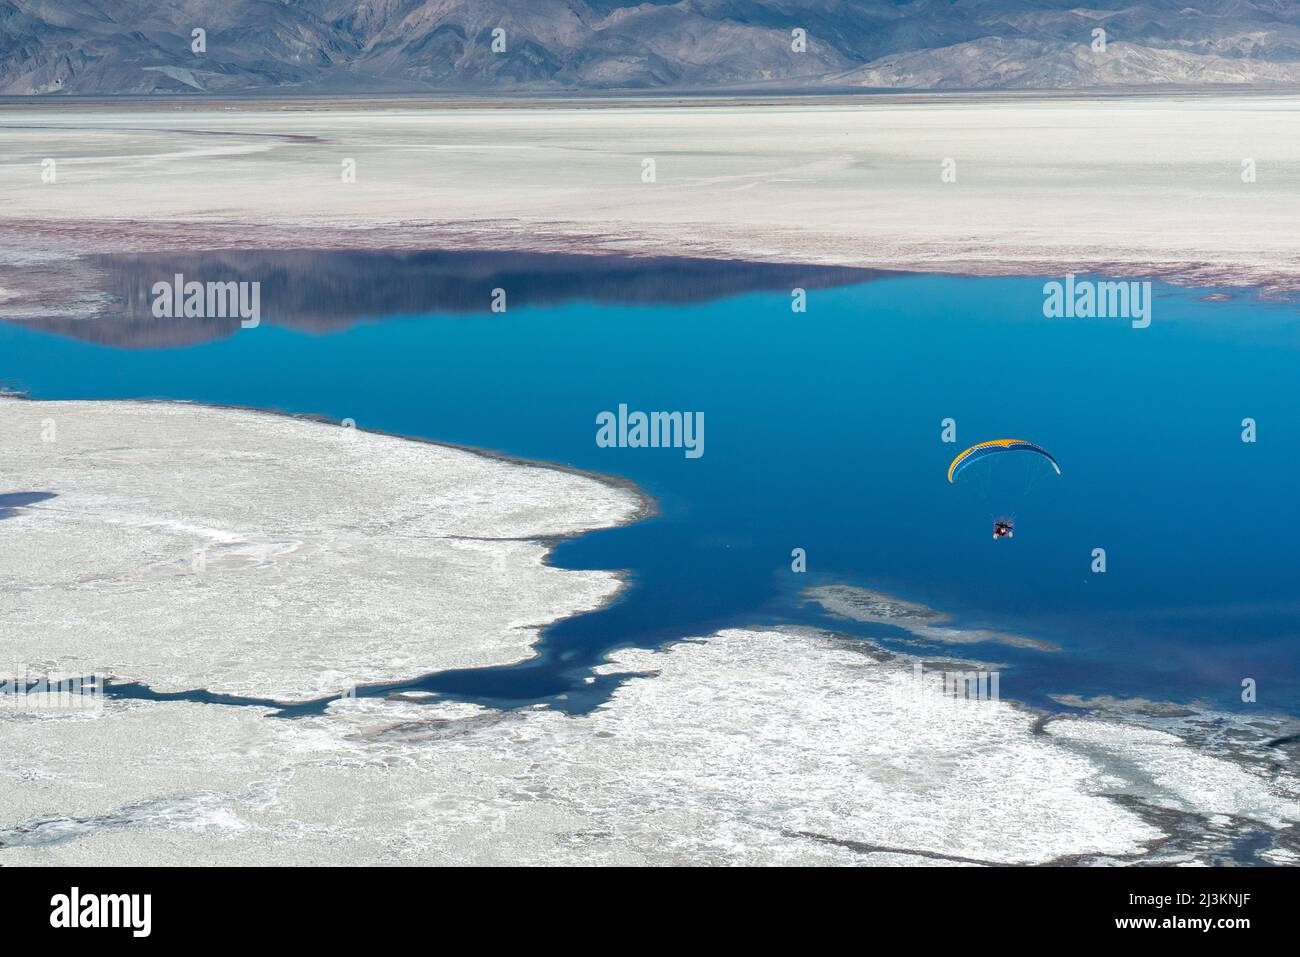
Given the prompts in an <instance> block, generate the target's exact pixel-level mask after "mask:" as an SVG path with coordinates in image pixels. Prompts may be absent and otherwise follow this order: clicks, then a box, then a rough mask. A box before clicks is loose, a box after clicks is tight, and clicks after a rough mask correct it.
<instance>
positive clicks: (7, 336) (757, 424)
mask: <svg viewBox="0 0 1300 957" xmlns="http://www.w3.org/2000/svg"><path fill="white" fill-rule="evenodd" d="M667 275H668V281H667V282H666V283H663V282H661V283H660V284H659V285H658V286H656V287H655V288H657V289H659V290H660V292H659V293H656V292H654V291H653V290H652V291H650V292H646V290H645V288H644V287H642V286H638V287H637V288H638V294H637V296H635V297H631V296H624V297H621V298H623V299H624V300H626V299H628V298H634V299H635V300H636V301H634V302H627V301H620V296H619V295H618V294H617V293H614V294H610V295H604V296H600V297H596V299H597V300H598V301H593V299H592V298H577V296H579V295H580V293H579V292H577V290H579V289H581V288H582V285H581V283H578V284H575V285H573V286H572V290H573V291H564V290H561V291H559V292H557V293H555V294H554V295H549V296H546V297H541V299H542V300H543V301H532V302H530V298H529V297H528V296H526V295H521V296H518V297H514V296H512V300H511V301H512V305H511V306H510V308H509V310H508V312H506V313H505V314H492V313H490V312H488V311H487V310H486V308H483V309H482V310H470V311H467V309H469V307H467V306H466V305H465V304H464V302H462V301H460V300H458V301H457V303H456V305H455V306H454V307H453V308H447V309H445V310H443V309H440V305H439V304H440V299H439V296H440V295H442V293H434V292H431V293H430V301H429V302H428V304H427V306H426V307H424V308H417V307H416V306H414V305H412V304H411V303H403V304H402V306H401V308H402V310H403V313H404V314H394V313H393V312H391V311H389V312H385V311H380V312H377V313H375V314H367V313H366V312H365V308H366V307H365V304H364V297H362V299H363V301H362V303H361V305H359V306H358V307H357V309H358V311H357V312H356V314H355V315H352V316H350V317H344V318H343V319H340V320H338V321H331V322H330V323H328V324H327V325H326V326H321V325H319V324H316V325H313V326H311V328H310V329H304V328H303V323H302V322H301V321H300V320H301V319H302V316H301V315H300V316H298V317H297V320H295V322H293V323H290V325H297V326H298V327H299V328H296V329H295V328H286V327H283V326H280V325H277V322H278V321H280V319H278V318H277V315H276V313H275V306H274V300H273V298H272V297H268V296H266V294H265V293H264V302H265V303H266V304H265V306H264V308H265V315H266V318H265V319H264V322H263V325H262V326H261V327H260V328H258V329H253V330H246V331H239V332H235V331H233V330H230V329H223V330H220V331H213V330H208V332H207V333H200V334H196V335H194V336H187V337H182V338H184V339H185V341H186V344H181V345H177V346H176V347H171V348H138V347H137V348H129V349H127V348H121V347H120V346H119V345H116V344H114V343H113V341H112V340H113V338H114V336H113V334H112V327H111V325H105V323H111V322H112V321H113V320H112V319H111V318H108V319H100V320H96V321H95V325H96V327H97V331H96V332H95V333H94V335H93V338H97V339H100V340H102V341H99V342H89V341H81V340H79V339H77V338H73V337H71V336H69V335H66V334H63V333H66V331H67V327H66V325H65V326H61V327H59V329H60V330H61V331H59V332H54V331H51V327H46V328H42V327H40V326H39V325H35V326H32V327H24V326H19V325H15V324H0V356H2V357H3V358H2V359H0V379H3V380H6V381H8V382H9V383H10V384H11V385H13V386H17V387H21V388H25V389H27V390H29V391H30V393H31V395H33V396H34V397H36V398H51V399H54V398H118V397H156V398H179V399H191V400H198V401H203V402H213V403H222V404H231V405H245V406H256V407H264V408H271V409H280V410H286V411H292V412H301V413H315V414H320V415H324V416H327V417H330V418H333V419H339V420H341V419H344V418H351V419H354V420H355V421H356V422H357V424H358V426H360V427H362V428H372V429H380V430H384V431H390V432H396V433H402V434H409V435H418V436H424V437H429V438H435V439H439V440H444V441H449V442H455V443H464V444H467V445H474V446H480V447H485V448H491V449H496V450H500V451H503V452H507V453H511V454H514V455H520V456H525V457H530V458H538V459H545V460H550V461H556V462H563V463H567V464H570V465H574V466H577V467H580V468H584V469H593V470H597V471H601V472H608V473H613V474H617V475H620V476H625V477H627V478H629V479H631V480H633V481H635V482H637V483H638V484H639V485H640V486H641V487H643V488H644V489H645V490H646V491H648V492H649V493H650V494H652V495H654V496H656V497H657V498H658V500H659V502H660V506H661V513H660V514H659V515H658V516H657V517H656V518H654V519H652V520H649V521H645V522H642V523H638V524H636V525H632V526H629V527H626V528H621V529H615V530H609V531H604V532H598V533H595V534H591V535H587V536H583V537H581V538H579V539H575V540H572V541H569V542H565V543H563V544H561V545H560V546H559V548H558V549H557V551H556V553H555V558H554V560H555V563H556V564H559V565H562V566H569V567H579V568H589V567H599V568H623V569H629V570H630V571H631V572H632V578H633V586H632V587H631V588H630V589H628V590H627V591H626V592H625V593H624V595H623V597H622V598H621V600H620V601H618V602H617V603H616V604H615V605H613V606H611V607H610V608H608V609H606V610H604V611H601V612H598V613H595V614H591V615H585V616H580V617H578V618H574V619H571V620H569V621H566V622H563V623H560V624H559V625H557V626H555V627H553V628H551V629H550V630H549V631H548V632H547V634H546V636H545V638H544V641H543V646H542V655H541V656H540V657H539V658H538V659H537V660H536V661H534V662H530V663H529V664H528V665H526V666H522V667H516V668H512V669H487V670H483V671H475V672H461V673H455V674H444V675H437V676H431V677H429V678H427V679H425V680H423V681H421V682H418V683H417V685H418V686H419V687H424V688H430V689H434V690H442V691H448V692H452V693H455V694H458V695H462V696H465V697H469V698H473V699H475V700H487V701H494V702H501V703H511V702H521V701H530V700H541V699H549V700H556V699H555V696H557V695H565V696H566V697H565V698H562V699H559V700H561V701H566V702H568V704H567V705H565V706H567V707H570V708H574V709H579V708H582V707H587V706H590V705H591V704H592V703H594V702H595V701H597V700H599V698H600V697H601V696H602V695H603V694H606V693H607V692H608V689H609V687H610V686H611V684H612V683H613V682H614V679H602V680H601V681H599V682H597V683H596V684H594V685H586V684H584V683H583V681H582V679H583V678H584V677H585V676H586V675H587V674H588V668H589V666H590V665H591V664H592V663H594V662H596V661H598V660H599V659H600V656H601V655H602V654H603V653H604V652H605V651H607V650H608V649H609V648H611V647H616V646H620V645H627V644H642V645H652V644H656V643H660V642H663V641H666V640H669V639H672V638H677V637H682V636H687V635H701V634H706V633H708V632H710V631H712V630H715V629H717V628H719V627H723V626H728V625H753V624H768V623H776V622H796V623H802V624H814V625H832V626H834V627H836V628H839V629H841V630H846V631H850V632H856V633H859V634H864V635H871V636H876V637H882V638H884V639H885V640H886V642H887V643H897V646H898V647H902V648H907V649H909V650H921V651H925V652H934V653H940V654H943V653H954V654H965V655H976V656H979V657H981V658H983V659H985V660H991V661H995V662H999V663H1002V664H1004V665H1006V666H1007V667H1006V668H1005V669H1004V670H1003V674H1002V679H1001V693H1002V695H1003V696H1004V697H1010V698H1017V699H1020V700H1026V701H1030V702H1032V703H1037V704H1045V703H1047V701H1048V697H1047V696H1048V695H1051V694H1060V693H1075V694H1083V695H1093V694H1111V695H1117V696H1122V697H1131V696H1143V697H1150V698H1157V699H1167V700H1175V701H1193V700H1201V701H1204V702H1206V703H1209V704H1212V705H1216V706H1221V707H1228V708H1237V709H1243V708H1246V707H1249V706H1246V705H1242V704H1241V702H1240V689H1241V681H1242V679H1243V678H1247V677H1249V678H1254V679H1256V681H1257V682H1258V688H1259V690H1258V694H1259V704H1258V705H1256V707H1261V708H1267V709H1270V710H1284V711H1289V712H1292V713H1300V625H1298V623H1300V572H1298V570H1297V561H1296V557H1295V551H1296V532H1297V529H1298V528H1300V504H1297V496H1296V494H1295V490H1294V485H1295V476H1296V474H1297V464H1300V463H1298V459H1300V441H1298V440H1300V398H1298V397H1297V385H1296V382H1297V378H1296V372H1297V369H1300V364H1298V360H1300V314H1298V313H1297V311H1296V309H1295V307H1294V306H1292V305H1280V304H1271V303H1267V302H1263V301H1260V300H1259V299H1257V298H1255V297H1254V296H1252V295H1249V294H1245V295H1239V296H1238V297H1236V298H1234V299H1231V300H1230V301H1226V302H1224V301H1206V300H1205V298H1204V297H1205V295H1206V293H1207V292H1208V290H1180V289H1175V288H1170V287H1164V286H1160V285H1158V284H1157V286H1156V289H1155V292H1156V296H1157V298H1156V301H1155V311H1154V321H1153V323H1152V325H1151V327H1150V328H1148V329H1142V330H1135V329H1132V328H1130V326H1129V324H1128V322H1126V321H1123V320H1103V319H1091V320H1084V319H1079V320H1061V319H1045V318H1043V316H1042V292H1041V289H1042V283H1043V280H1041V279H1024V278H997V279H968V278H953V277H935V276H894V277H880V276H866V275H863V276H862V277H861V278H863V279H866V280H868V281H860V282H853V281H849V279H848V278H846V277H845V276H837V277H835V279H834V280H833V281H835V282H848V283H849V284H846V285H839V286H827V287H825V288H811V284H810V291H809V305H808V311H807V312H806V313H804V314H796V313H792V312H791V310H790V295H789V285H788V284H787V285H785V286H784V287H780V284H779V283H764V282H761V281H756V282H746V283H740V284H739V289H737V288H736V287H728V289H726V290H723V291H722V292H720V293H719V292H717V291H716V290H714V291H710V290H703V291H700V292H699V294H698V295H686V296H683V295H672V296H669V295H666V294H664V293H663V292H662V290H664V289H667V288H672V282H671V270H669V272H668V274H667ZM661 279H662V277H661ZM781 279H782V281H784V279H785V277H781ZM381 280H382V276H378V277H377V276H373V275H372V276H370V277H369V278H368V280H367V281H370V282H378V281H381ZM747 286H748V287H759V288H756V289H755V291H743V288H744V287H747ZM765 286H777V287H778V288H763V287H765ZM565 288H566V289H567V288H569V287H565ZM620 288H624V287H620ZM678 292H680V290H678ZM533 298H534V299H535V300H536V299H537V298H538V297H533ZM460 299H464V297H463V296H462V297H460ZM470 299H471V300H472V301H473V302H482V303H484V306H486V301H487V300H486V298H482V299H479V298H476V297H470ZM308 311H310V310H308ZM281 318H286V317H281ZM159 322H165V320H159ZM133 328H136V327H133ZM137 332H138V328H137ZM213 335H219V336H220V337H219V338H211V336H213ZM133 343H134V344H136V345H138V341H136V340H133ZM620 403H626V404H627V405H628V406H629V407H630V408H631V409H639V410H645V411H654V410H682V411H701V412H703V413H704V415H705V422H706V428H705V446H704V448H705V453H704V455H703V456H702V457H700V458H698V459H690V458H687V457H686V456H684V455H683V453H682V450H680V449H627V448H624V449H616V448H600V447H598V446H597V444H596V442H595V435H596V424H595V418H596V415H597V414H598V413H599V412H601V411H604V410H615V409H617V407H618V405H619V404H620ZM947 417H951V418H952V419H954V420H955V421H956V429H957V436H956V438H957V442H956V444H955V445H954V444H950V443H944V442H943V441H941V428H942V427H941V422H942V420H943V419H945V418H947ZM1246 417H1251V418H1254V419H1255V420H1256V422H1257V423H1258V426H1257V427H1258V441H1256V442H1255V443H1244V442H1242V441H1241V432H1242V426H1241V422H1242V419H1243V418H1246ZM1004 436H1010V437H1018V438H1025V439H1028V440H1030V441H1033V442H1037V443H1040V444H1041V445H1043V446H1045V447H1046V448H1048V449H1050V450H1051V451H1052V453H1053V454H1054V455H1055V456H1056V458H1057V460H1058V461H1059V462H1060V464H1061V469H1062V474H1061V476H1060V477H1056V476H1053V475H1050V474H1049V475H1047V476H1041V475H1034V474H1032V469H1029V468H1027V467H1023V466H1015V467H1013V468H1010V469H1006V470H1003V471H994V472H992V473H990V474H989V475H988V476H976V480H974V481H971V482H963V483H958V484H957V485H949V484H948V483H947V481H946V478H945V470H946V468H947V466H948V463H949V462H950V461H951V459H952V458H953V456H954V455H955V453H956V452H957V451H959V450H960V449H961V448H964V447H966V446H967V445H970V444H973V443H974V442H977V441H980V440H983V439H987V438H999V437H1004ZM972 471H973V470H972ZM1022 478H1023V479H1027V481H1022ZM2 483H3V475H2V474H0V492H5V493H11V494H17V493H28V492H34V491H42V492H44V491H49V492H54V493H57V491H58V490H57V489H50V490H30V489H9V488H4V487H3V484H2ZM1004 513H1006V514H1014V517H1015V520H1016V536H1015V538H1014V539H1013V540H1011V541H1002V542H995V541H993V539H992V537H991V534H990V528H991V520H992V518H993V517H994V516H996V515H1000V514H1004ZM794 548H803V549H805V550H806V553H807V562H808V571H807V572H806V573H805V574H796V573H794V572H792V571H791V568H790V561H791V558H790V555H791V550H792V549H794ZM1094 548H1104V549H1105V550H1106V559H1107V570H1106V572H1105V573H1104V574H1095V573H1093V572H1092V571H1091V570H1090V568H1091V565H1092V561H1093V558H1092V552H1093V549H1094ZM829 582H842V583H848V584H853V585H861V586H864V587H869V588H873V589H878V590H881V591H885V592H888V593H890V594H893V595H897V596H899V597H902V598H905V599H908V600H911V601H917V602H923V603H925V604H927V605H930V606H933V607H934V608H937V609H939V610H942V611H945V612H949V613H951V614H952V615H953V616H954V620H953V622H952V623H951V624H953V625H956V626H961V627H983V628H992V629H996V630H998V631H1001V632H1006V633H1013V634H1017V635H1023V636H1027V637H1031V638H1034V639H1040V640H1045V641H1050V642H1053V643H1055V644H1056V645H1058V646H1059V649H1060V650H1058V651H1054V652H1053V651H1043V650H1037V649H1033V648H1020V647H1012V646H1008V645H1005V644H982V645H975V646H965V645H963V646H956V647H955V648H949V647H945V646H942V645H938V644H935V643H932V642H920V643H915V642H913V643H907V639H908V636H906V635H904V634H903V633H901V632H896V631H892V630H891V629H887V628H882V627H880V626H870V625H864V626H857V625H854V624H853V623H848V622H844V621H840V620H836V619H831V618H828V617H826V616H825V615H824V614H823V613H821V611H820V610H819V609H818V608H817V606H815V605H811V604H809V603H807V602H806V601H804V600H803V599H802V598H801V596H800V592H801V591H802V590H803V589H804V588H807V587H809V586H810V585H813V584H822V583H829Z"/></svg>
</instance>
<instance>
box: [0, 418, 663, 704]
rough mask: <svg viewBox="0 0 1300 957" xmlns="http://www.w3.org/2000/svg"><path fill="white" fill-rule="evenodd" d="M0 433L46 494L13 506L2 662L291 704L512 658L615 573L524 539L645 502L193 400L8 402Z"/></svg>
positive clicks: (477, 458) (507, 466) (8, 477)
mask: <svg viewBox="0 0 1300 957" xmlns="http://www.w3.org/2000/svg"><path fill="white" fill-rule="evenodd" d="M47 423H50V424H52V427H53V431H52V432H50V431H48V430H47ZM0 435H3V436H4V439H3V448H4V480H5V483H6V486H7V487H9V488H11V489H17V490H22V491H47V492H50V493H53V495H54V497H52V498H49V499H46V500H44V501H41V502H38V503H35V504H33V505H31V506H28V507H25V508H23V509H21V510H19V511H18V512H16V514H15V515H14V516H13V517H10V518H6V519H5V520H4V528H3V531H4V533H5V547H4V548H3V549H0V586H2V587H0V662H5V663H7V664H9V663H23V664H30V663H33V662H36V661H38V660H39V661H46V660H49V661H55V662H57V661H61V660H66V661H79V662H81V663H82V664H83V665H84V666H87V667H89V668H90V669H91V670H92V671H93V672H94V673H98V674H106V675H113V676H117V677H120V678H130V679H136V680H139V681H143V682H146V683H147V684H149V685H151V686H152V687H154V688H155V689H157V690H164V691H175V690H189V689H197V688H204V689H207V690H210V691H217V692H223V693H229V694H237V695H246V696H254V697H273V698H277V699H286V700H292V699H303V698H310V697H315V696H317V695H322V694H330V693H336V692H338V691H341V690H344V689H346V688H347V687H349V686H350V685H352V684H362V683H372V682H379V681H394V680H398V679H403V678H414V677H416V676H418V675H421V674H425V673H427V672H431V671H439V670H443V669H446V668H461V667H473V666H481V665H491V664H507V663H510V662H513V661H518V660H520V659H522V658H525V657H527V656H528V655H529V654H530V649H531V646H532V644H533V642H534V641H535V640H536V635H537V632H538V629H539V628H541V627H542V626H544V625H546V624H547V623H548V622H551V621H554V620H556V619H559V618H562V617H565V616H566V615H570V614H573V613H575V612H578V611H583V610H588V609H593V608H597V607H599V606H600V605H601V604H602V603H604V602H606V601H608V600H609V599H610V597H611V596H612V595H613V594H614V593H615V591H616V590H617V589H618V587H619V579H618V576H617V575H616V574H615V573H613V572H603V571H590V572H576V571H566V570H562V569H558V568H554V567H551V566H548V565H544V564H543V559H544V557H545V555H546V553H547V551H548V548H549V545H548V544H546V543H545V542H542V541H537V540H534V539H537V538H539V537H541V536H559V535H569V534H574V533H578V532H581V531H584V530H587V529H591V528H598V527H602V526H607V525H616V524H619V523H621V522H625V521H628V520H629V519H630V518H631V517H632V516H634V515H635V514H636V513H637V511H638V509H639V508H640V507H641V506H642V501H641V499H640V497H639V496H638V495H637V494H636V493H635V492H633V491H631V490H629V489H625V488H621V487H616V486H613V485H611V484H608V483H606V482H603V481H599V480H597V479H594V478H592V477H589V476H585V475H579V474H574V473H569V472H563V471H559V470H555V469H550V468H543V467H532V466H527V465H522V464H517V463H512V462H505V461H502V460H499V459H493V458H488V457H485V456H482V455H476V454H473V453H471V452H467V451H463V450H459V449H452V448H447V447H444V446H439V445H433V444H429V443H423V442H413V441H407V440H403V439H397V438H392V437H389V436H383V435H375V434H371V433H365V432H360V431H358V430H356V429H351V428H343V427H340V426H332V425H328V424H323V423H319V422H311V421H306V420H301V419H290V418H286V417H283V416H275V415H268V414H259V413H254V412H245V411H236V410H227V409H212V408H204V407H200V406H193V405H166V404H155V403H119V402H107V403H85V402H67V403H64V402H40V403H35V402H23V401H19V400H14V399H9V400H0ZM46 438H50V439H52V441H46V440H45V439H46Z"/></svg>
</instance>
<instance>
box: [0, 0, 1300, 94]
mask: <svg viewBox="0 0 1300 957" xmlns="http://www.w3.org/2000/svg"><path fill="white" fill-rule="evenodd" d="M1097 30H1101V31H1104V32H1105V45H1104V49H1101V48H1100V45H1099V40H1100V37H1099V36H1096V35H1094V31H1097ZM195 31H202V34H201V35H199V36H201V40H202V42H201V43H200V42H198V40H196V32H195ZM494 31H496V32H494ZM797 31H802V36H803V37H804V38H805V40H804V43H803V44H802V48H799V47H800V46H801V44H800V42H799V37H800V34H799V33H798V32H797ZM494 40H495V45H496V46H497V47H498V48H501V47H504V49H496V50H494V49H493V46H494ZM1219 85H1234V86H1250V87H1265V88H1285V87H1294V86H1296V85H1300V0H1218V2H1214V0H1131V2H1124V0H1103V2H1093V3H1087V0H1082V2H1079V3H1071V2H1069V0H911V2H901V0H675V2H667V0H644V2H640V3H625V2H618V0H171V2H163V3H159V2H156V0H0V94H4V95H32V94H63V95H68V94H82V95H121V94H177V93H190V94H204V93H208V94H222V95H243V94H259V93H263V94H294V93H301V94H317V95H334V94H340V95H341V94H352V93H433V92H446V93H461V94H475V93H490V94H503V93H507V94H508V93H517V94H563V93H595V92H616V91H656V90H658V91H681V92H751V93H761V92H763V91H771V92H818V91H827V92H829V91H845V90H855V89H861V90H875V89H908V90H1016V89H1024V90H1072V89H1097V88H1142V87H1146V88H1150V87H1153V86H1159V87H1179V88H1184V87H1186V88H1197V87H1207V86H1219Z"/></svg>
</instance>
